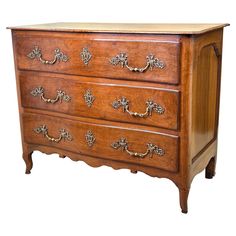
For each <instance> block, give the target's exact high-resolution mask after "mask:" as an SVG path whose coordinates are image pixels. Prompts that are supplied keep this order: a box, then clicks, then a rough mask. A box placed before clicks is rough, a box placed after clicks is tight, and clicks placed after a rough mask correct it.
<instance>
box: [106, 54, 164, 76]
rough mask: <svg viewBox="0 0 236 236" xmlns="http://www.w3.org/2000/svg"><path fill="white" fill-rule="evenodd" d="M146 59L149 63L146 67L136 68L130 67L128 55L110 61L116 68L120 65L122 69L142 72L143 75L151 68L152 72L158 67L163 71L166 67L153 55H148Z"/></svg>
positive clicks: (121, 55)
mask: <svg viewBox="0 0 236 236" xmlns="http://www.w3.org/2000/svg"><path fill="white" fill-rule="evenodd" d="M146 59H147V63H146V66H145V67H143V68H136V67H132V66H129V63H128V56H127V54H126V53H119V54H118V55H116V56H115V57H113V58H111V59H110V63H111V64H112V65H114V66H116V65H118V64H120V65H121V66H122V67H124V66H125V67H126V68H128V69H129V70H130V71H134V72H141V73H142V72H145V71H146V70H147V69H149V68H150V70H152V69H153V68H154V67H157V68H160V69H163V68H164V67H165V63H164V62H163V61H161V60H159V59H158V58H155V56H154V55H153V54H150V55H148V56H147V57H146Z"/></svg>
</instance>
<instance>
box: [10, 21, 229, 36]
mask: <svg viewBox="0 0 236 236" xmlns="http://www.w3.org/2000/svg"><path fill="white" fill-rule="evenodd" d="M228 25H229V24H227V23H224V24H201V23H198V24H197V23H196V24H183V23H182V24H181V23H179V24H177V23H171V24H151V23H149V24H140V23H136V24H134V23H133V24H131V23H82V22H81V23H78V22H59V23H49V24H38V25H25V26H15V27H8V28H9V29H17V30H40V31H41V30H42V31H63V32H96V33H99V32H100V33H101V32H103V33H105V32H109V33H121V34H124V33H131V34H135V33H142V34H143V33H144V34H202V33H206V32H208V31H212V30H216V29H220V28H223V27H225V26H228Z"/></svg>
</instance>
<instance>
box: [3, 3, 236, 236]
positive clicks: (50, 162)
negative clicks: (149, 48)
mask: <svg viewBox="0 0 236 236" xmlns="http://www.w3.org/2000/svg"><path fill="white" fill-rule="evenodd" d="M233 2H234V1H233V0H232V1H227V0H224V1H216V0H215V1H207V0H205V1H202V0H197V1H190V0H186V1H184V0H178V1H168V0H162V1H157V0H145V1H138V0H136V1H131V0H116V1H112V0H109V1H105V0H99V1H89V0H83V1H79V0H77V1H72V0H65V1H59V0H58V1H52V0H51V1H49V0H47V1H45V0H40V1H33V0H31V1H26V0H21V1H17V0H16V1H13V0H5V1H1V3H0V112H1V113H0V121H1V122H0V124H1V126H0V127H1V129H0V148H1V149H0V235H1V236H8V235H12V236H13V235H14V236H16V235H24V236H27V235H35V236H45V235H46V236H47V235H50V236H51V235H57V236H60V235H83V236H86V235H102V236H106V235H109V236H111V235H114V236H116V235H117V236H118V235H119V236H121V235H136V236H138V235H148V236H152V235H183V236H184V235H192V236H195V235H215V234H217V235H235V234H236V224H235V221H236V220H235V218H236V216H235V214H236V204H235V201H236V194H235V192H234V190H235V188H236V183H235V179H236V170H235V167H236V157H235V155H236V151H235V146H236V140H235V132H236V129H235V128H236V127H235V126H236V125H235V123H236V119H235V118H236V117H235V116H236V115H235V109H236V108H235V107H236V105H235V101H236V92H235V87H236V77H235V68H236V59H235V55H236V50H235V49H236V48H235V47H236V46H235V45H236V44H235V38H236V29H235V27H234V26H235V23H236V17H235V15H236V14H235V7H234V6H233ZM57 21H78V22H82V21H84V22H153V23H154V22H167V23H168V22H170V23H172V22H175V23H176V22H186V23H190V22H195V23H198V22H205V23H210V22H213V23H231V26H230V27H227V28H225V31H224V53H223V65H222V89H221V109H220V126H219V148H218V163H217V164H218V166H217V174H216V177H215V178H214V179H213V180H206V179H205V178H204V174H203V173H201V174H200V175H198V176H197V177H196V178H195V179H194V181H193V184H192V188H191V191H190V195H189V213H188V214H187V215H184V214H181V213H180V208H179V202H178V190H177V188H176V187H175V186H174V184H172V182H171V181H169V180H166V179H158V178H151V177H149V176H147V175H145V174H142V173H138V174H137V175H132V174H130V172H129V171H128V170H119V171H114V170H112V169H111V168H109V167H100V168H91V167H89V166H87V165H86V164H85V163H83V162H77V163H75V162H72V161H71V160H70V159H67V158H66V159H60V158H58V157H57V155H50V156H46V155H43V154H41V153H38V152H36V153H34V155H33V159H34V168H33V171H32V174H31V175H25V174H24V170H25V165H24V162H23V160H22V159H21V153H22V149H21V142H20V128H19V121H18V108H17V97H16V86H15V77H14V76H15V75H14V65H13V55H12V45H11V34H10V31H9V30H6V29H5V28H6V26H12V25H22V24H34V23H45V22H57Z"/></svg>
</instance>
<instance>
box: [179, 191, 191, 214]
mask: <svg viewBox="0 0 236 236" xmlns="http://www.w3.org/2000/svg"><path fill="white" fill-rule="evenodd" d="M188 194H189V188H188V189H182V188H179V203H180V207H181V209H182V213H185V214H186V213H188Z"/></svg>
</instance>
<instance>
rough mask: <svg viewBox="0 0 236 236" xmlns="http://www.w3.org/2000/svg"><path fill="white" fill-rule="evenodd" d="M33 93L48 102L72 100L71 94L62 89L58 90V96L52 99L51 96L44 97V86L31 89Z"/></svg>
mask: <svg viewBox="0 0 236 236" xmlns="http://www.w3.org/2000/svg"><path fill="white" fill-rule="evenodd" d="M31 95H32V96H34V97H36V96H40V98H41V99H42V101H44V102H46V103H52V104H54V103H56V102H58V101H59V102H60V103H61V102H62V100H63V101H65V102H69V101H70V100H71V97H70V96H69V95H66V93H65V92H64V91H62V90H57V96H56V98H53V99H50V98H45V97H44V88H43V87H41V86H40V87H37V88H35V89H34V90H32V91H31Z"/></svg>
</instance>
